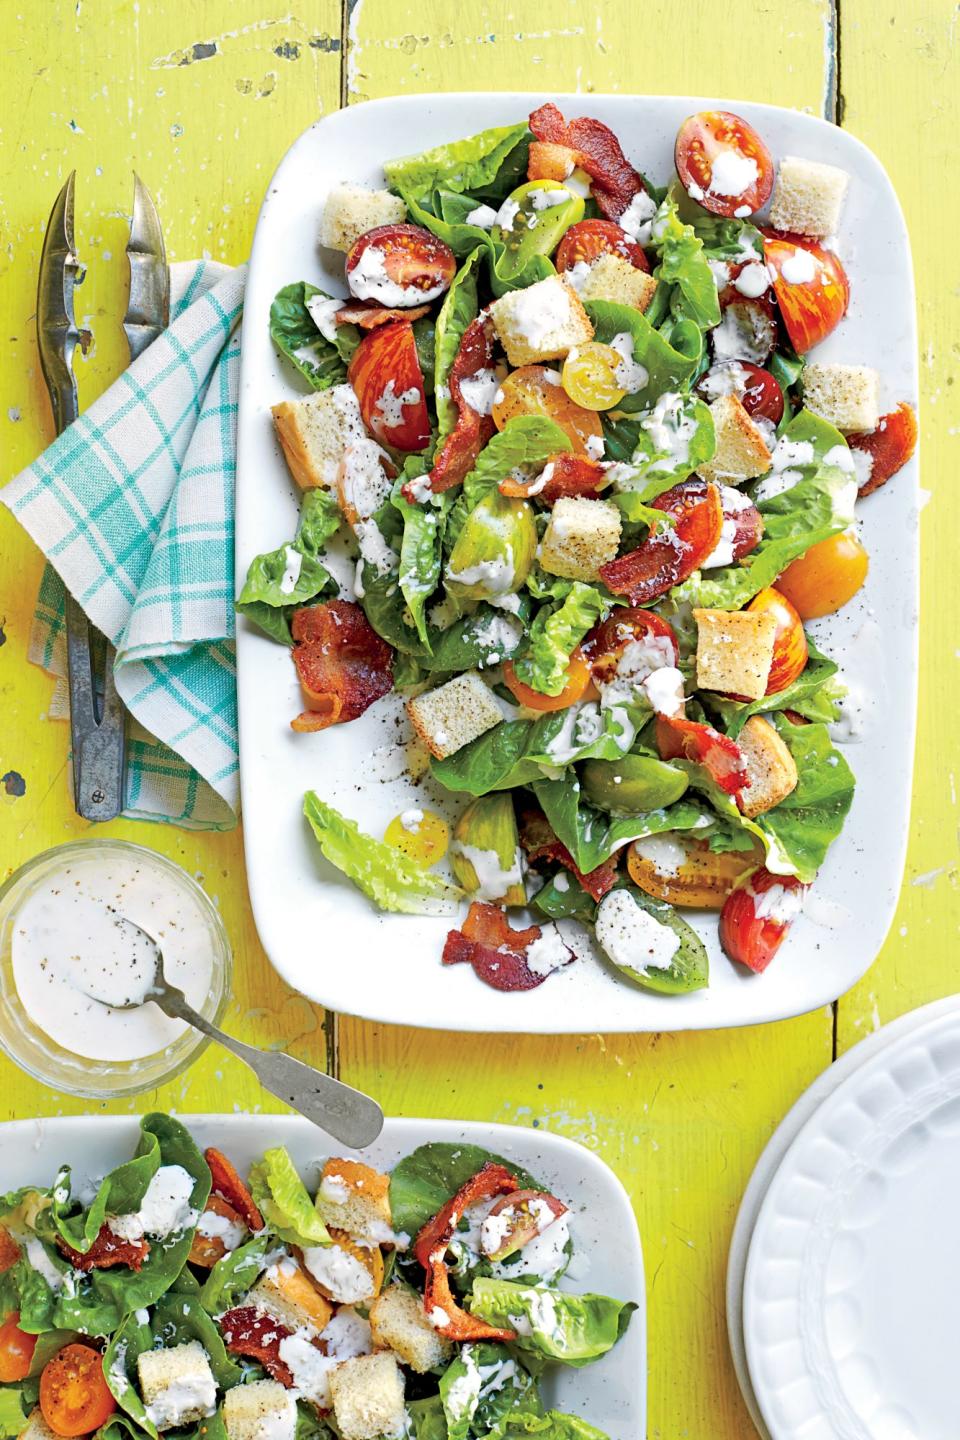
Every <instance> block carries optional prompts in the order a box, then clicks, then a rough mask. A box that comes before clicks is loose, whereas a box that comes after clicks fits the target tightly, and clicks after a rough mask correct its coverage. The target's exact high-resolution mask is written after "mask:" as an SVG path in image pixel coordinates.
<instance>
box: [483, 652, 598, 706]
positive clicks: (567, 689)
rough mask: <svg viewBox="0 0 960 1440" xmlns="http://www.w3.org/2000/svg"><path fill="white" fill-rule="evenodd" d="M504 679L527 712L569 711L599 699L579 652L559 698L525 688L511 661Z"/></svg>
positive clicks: (574, 653) (588, 668)
mask: <svg viewBox="0 0 960 1440" xmlns="http://www.w3.org/2000/svg"><path fill="white" fill-rule="evenodd" d="M503 678H504V681H505V683H506V685H507V687H508V689H510V690H511V691H512V693H513V694H514V696H515V697H516V701H517V704H518V705H525V706H526V707H527V709H528V710H566V708H567V706H568V705H575V704H576V703H577V701H578V700H590V699H595V698H596V695H597V691H596V687H595V686H594V683H593V675H592V673H591V670H590V666H589V665H588V664H587V662H586V660H585V659H584V658H583V655H582V653H581V651H580V649H579V648H577V649H576V650H574V651H573V653H572V655H571V656H570V662H569V664H568V665H567V681H566V684H565V685H564V687H563V689H562V690H561V691H560V694H559V695H541V693H540V691H539V690H533V689H531V688H530V686H529V685H524V683H523V681H522V680H518V679H517V673H516V671H515V670H514V668H513V662H512V661H510V660H508V661H507V663H506V665H504V667H503Z"/></svg>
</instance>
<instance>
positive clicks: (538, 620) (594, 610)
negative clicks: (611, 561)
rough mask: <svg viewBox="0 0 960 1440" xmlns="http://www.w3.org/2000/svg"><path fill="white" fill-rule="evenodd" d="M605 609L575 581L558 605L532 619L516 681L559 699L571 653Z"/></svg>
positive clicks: (591, 592) (597, 594)
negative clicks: (526, 645)
mask: <svg viewBox="0 0 960 1440" xmlns="http://www.w3.org/2000/svg"><path fill="white" fill-rule="evenodd" d="M606 609H607V602H606V600H605V599H604V597H603V596H602V595H601V594H600V591H599V590H596V589H595V588H594V587H593V586H592V585H584V584H583V583H582V582H581V581H579V580H577V581H574V583H573V584H572V585H571V587H570V590H569V592H568V594H567V596H566V598H565V599H564V600H563V601H561V603H560V604H559V605H555V606H551V605H543V606H541V608H540V609H539V610H538V611H537V614H536V616H535V617H534V621H533V625H532V627H531V630H530V642H529V646H528V648H527V653H526V654H525V655H524V656H523V657H522V659H520V660H518V661H517V662H516V665H515V667H514V668H515V670H516V674H517V679H518V680H520V681H522V683H523V684H524V685H529V686H530V688H531V689H533V690H537V691H539V692H540V694H541V695H559V694H560V692H561V690H562V689H563V687H564V685H565V684H566V682H567V673H568V670H569V665H570V656H571V653H572V652H573V651H574V650H575V649H576V647H577V646H578V645H579V644H580V641H581V640H582V639H583V637H584V636H585V635H586V634H587V632H588V630H591V629H592V628H593V626H594V625H595V624H596V622H597V621H598V620H599V619H600V618H601V616H602V615H603V614H604V612H605V611H606Z"/></svg>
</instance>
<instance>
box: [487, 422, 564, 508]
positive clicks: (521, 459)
mask: <svg viewBox="0 0 960 1440" xmlns="http://www.w3.org/2000/svg"><path fill="white" fill-rule="evenodd" d="M572 449H573V444H572V442H571V440H570V437H569V436H568V435H567V434H566V432H565V431H564V430H561V429H560V426H559V425H558V424H557V423H556V422H555V421H554V420H551V419H549V417H548V416H546V415H518V416H515V417H514V418H513V419H512V420H508V421H507V423H506V425H505V426H504V427H503V429H502V430H498V431H497V433H496V434H495V435H493V436H491V438H490V442H489V444H487V445H486V446H484V448H483V450H482V451H481V452H480V455H479V456H478V458H477V463H476V465H475V466H474V467H473V469H472V470H471V471H470V474H469V475H468V476H467V477H466V479H465V480H464V482H463V493H464V495H465V496H466V499H467V503H468V504H469V505H475V504H476V503H477V501H478V500H482V499H483V497H484V496H485V495H487V494H488V493H489V492H490V491H491V490H495V489H496V488H497V485H498V484H499V482H500V481H501V480H505V479H506V478H507V476H508V475H509V474H511V472H512V471H514V470H518V469H522V470H524V471H525V472H528V473H529V474H531V475H533V474H534V472H535V471H537V470H540V469H542V467H543V466H544V465H545V464H546V463H547V461H548V460H549V458H550V456H551V455H556V454H557V453H558V452H560V451H565V450H572Z"/></svg>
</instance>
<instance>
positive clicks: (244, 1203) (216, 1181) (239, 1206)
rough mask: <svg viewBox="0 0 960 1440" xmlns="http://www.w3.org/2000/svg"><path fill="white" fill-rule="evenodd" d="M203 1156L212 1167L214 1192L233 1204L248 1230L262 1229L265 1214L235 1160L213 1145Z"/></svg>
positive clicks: (212, 1187) (211, 1181)
mask: <svg viewBox="0 0 960 1440" xmlns="http://www.w3.org/2000/svg"><path fill="white" fill-rule="evenodd" d="M203 1158H204V1160H206V1162H207V1164H208V1166H209V1167H210V1184H211V1189H212V1190H213V1192H214V1194H216V1195H219V1196H221V1197H222V1199H224V1200H226V1202H227V1204H228V1205H232V1206H233V1208H234V1210H236V1211H237V1212H238V1213H239V1214H240V1216H241V1217H242V1219H243V1223H244V1224H245V1225H246V1227H247V1229H248V1230H262V1229H263V1216H262V1215H261V1214H260V1211H259V1209H258V1208H257V1205H256V1202H255V1201H254V1198H253V1196H252V1195H251V1194H250V1190H249V1188H248V1187H247V1186H246V1185H245V1184H244V1182H243V1181H242V1180H241V1179H240V1174H239V1172H238V1170H237V1168H236V1166H235V1165H234V1164H233V1161H232V1160H228V1159H227V1157H226V1155H224V1153H223V1151H222V1150H215V1149H214V1147H213V1146H212V1145H211V1146H210V1148H209V1149H208V1150H204V1152H203Z"/></svg>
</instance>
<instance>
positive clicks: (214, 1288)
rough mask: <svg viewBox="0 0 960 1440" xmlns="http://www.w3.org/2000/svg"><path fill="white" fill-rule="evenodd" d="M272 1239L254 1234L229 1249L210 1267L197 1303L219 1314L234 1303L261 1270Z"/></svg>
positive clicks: (214, 1313) (245, 1291)
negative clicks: (245, 1241) (234, 1247)
mask: <svg viewBox="0 0 960 1440" xmlns="http://www.w3.org/2000/svg"><path fill="white" fill-rule="evenodd" d="M272 1244H273V1241H272V1240H271V1239H270V1238H269V1237H268V1236H266V1235H264V1234H260V1235H257V1236H256V1237H255V1238H254V1239H253V1240H248V1241H247V1243H246V1244H245V1245H238V1246H237V1248H236V1250H229V1251H228V1252H227V1254H226V1255H223V1256H221V1258H220V1259H219V1260H218V1261H217V1263H216V1264H215V1265H214V1266H213V1267H212V1268H211V1270H210V1273H209V1274H208V1276H207V1278H206V1280H205V1281H204V1282H203V1287H202V1289H201V1291H200V1303H201V1305H202V1306H203V1308H204V1309H205V1310H207V1311H208V1312H209V1313H210V1314H211V1315H220V1314H222V1313H223V1311H224V1310H229V1309H230V1308H231V1306H233V1305H236V1303H237V1301H238V1300H239V1299H240V1297H241V1296H242V1295H245V1294H246V1293H247V1291H248V1290H249V1289H250V1287H251V1286H252V1285H254V1284H255V1283H256V1279H257V1276H258V1275H259V1274H260V1271H261V1270H262V1269H263V1265H264V1256H265V1255H266V1254H267V1251H268V1250H269V1249H270V1248H271V1247H272Z"/></svg>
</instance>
